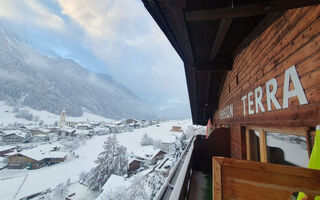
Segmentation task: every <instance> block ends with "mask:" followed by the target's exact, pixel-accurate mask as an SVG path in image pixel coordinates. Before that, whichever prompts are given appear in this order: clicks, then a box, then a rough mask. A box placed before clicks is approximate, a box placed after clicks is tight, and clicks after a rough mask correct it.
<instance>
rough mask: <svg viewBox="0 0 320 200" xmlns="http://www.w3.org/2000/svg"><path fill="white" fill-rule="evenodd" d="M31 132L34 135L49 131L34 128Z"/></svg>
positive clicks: (44, 133)
mask: <svg viewBox="0 0 320 200" xmlns="http://www.w3.org/2000/svg"><path fill="white" fill-rule="evenodd" d="M30 133H31V135H32V136H35V135H47V134H48V132H45V131H42V130H39V129H33V130H30Z"/></svg>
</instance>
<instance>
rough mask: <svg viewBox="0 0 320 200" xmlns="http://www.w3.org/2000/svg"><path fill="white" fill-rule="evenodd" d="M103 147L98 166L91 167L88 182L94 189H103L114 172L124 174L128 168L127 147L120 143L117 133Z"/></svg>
mask: <svg viewBox="0 0 320 200" xmlns="http://www.w3.org/2000/svg"><path fill="white" fill-rule="evenodd" d="M103 148H104V150H103V151H102V152H101V153H100V154H99V155H98V158H97V160H96V161H95V163H96V164H97V166H96V167H95V168H93V169H91V171H90V173H89V177H88V179H87V184H88V185H89V187H90V189H92V190H100V191H101V189H102V186H103V185H104V184H105V183H106V182H107V180H108V178H109V177H110V176H111V175H112V174H115V175H119V176H123V175H124V174H126V173H127V170H128V156H127V154H128V153H127V149H126V148H125V147H124V146H121V145H119V142H118V141H117V138H116V136H115V135H113V136H109V137H108V139H107V140H106V141H105V142H104V145H103Z"/></svg>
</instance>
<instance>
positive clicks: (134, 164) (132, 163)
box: [128, 159, 143, 174]
mask: <svg viewBox="0 0 320 200" xmlns="http://www.w3.org/2000/svg"><path fill="white" fill-rule="evenodd" d="M142 164H143V162H142V161H141V160H139V159H129V168H128V174H130V173H132V172H134V171H136V170H137V169H139V168H140V167H141V166H142Z"/></svg>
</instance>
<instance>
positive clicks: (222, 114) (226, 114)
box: [219, 104, 233, 119]
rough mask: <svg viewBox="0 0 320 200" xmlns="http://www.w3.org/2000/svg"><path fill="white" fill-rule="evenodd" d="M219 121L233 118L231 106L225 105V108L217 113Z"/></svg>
mask: <svg viewBox="0 0 320 200" xmlns="http://www.w3.org/2000/svg"><path fill="white" fill-rule="evenodd" d="M219 118H220V119H227V118H233V104H230V105H227V106H226V107H225V108H223V109H222V110H220V111H219Z"/></svg>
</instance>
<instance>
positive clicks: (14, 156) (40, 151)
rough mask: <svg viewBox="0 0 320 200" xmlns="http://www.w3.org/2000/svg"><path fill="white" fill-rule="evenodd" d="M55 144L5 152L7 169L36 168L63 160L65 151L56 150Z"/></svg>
mask: <svg viewBox="0 0 320 200" xmlns="http://www.w3.org/2000/svg"><path fill="white" fill-rule="evenodd" d="M58 149H59V147H57V146H56V145H49V144H47V145H41V146H38V147H36V148H33V149H28V150H24V151H21V152H11V153H8V154H7V158H8V168H9V169H23V168H26V167H27V168H28V169H38V168H41V167H44V166H46V165H54V164H57V163H60V162H64V161H65V160H66V157H67V153H66V152H62V151H57V150H58Z"/></svg>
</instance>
